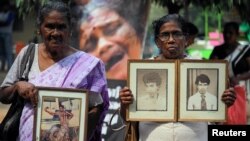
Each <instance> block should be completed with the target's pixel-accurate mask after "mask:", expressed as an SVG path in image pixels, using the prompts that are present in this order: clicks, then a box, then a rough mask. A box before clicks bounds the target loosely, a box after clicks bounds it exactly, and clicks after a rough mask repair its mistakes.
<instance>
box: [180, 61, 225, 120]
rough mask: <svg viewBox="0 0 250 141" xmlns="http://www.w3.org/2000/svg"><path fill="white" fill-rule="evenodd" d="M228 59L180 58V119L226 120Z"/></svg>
mask: <svg viewBox="0 0 250 141" xmlns="http://www.w3.org/2000/svg"><path fill="white" fill-rule="evenodd" d="M227 65H228V64H227V61H225V60H180V61H179V65H178V66H179V81H178V82H179V96H178V98H179V100H178V107H179V112H178V121H214V122H222V121H226V105H225V104H224V103H223V102H222V101H221V96H222V94H223V92H224V90H225V89H226V88H227V75H228V73H227V68H228V66H227Z"/></svg>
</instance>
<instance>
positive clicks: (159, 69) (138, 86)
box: [126, 60, 177, 121]
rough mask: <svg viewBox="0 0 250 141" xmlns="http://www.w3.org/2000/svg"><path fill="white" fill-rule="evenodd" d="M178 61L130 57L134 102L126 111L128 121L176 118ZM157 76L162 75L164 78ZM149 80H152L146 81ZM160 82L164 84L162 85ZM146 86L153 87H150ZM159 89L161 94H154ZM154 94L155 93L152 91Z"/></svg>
mask: <svg viewBox="0 0 250 141" xmlns="http://www.w3.org/2000/svg"><path fill="white" fill-rule="evenodd" d="M176 69H177V68H176V62H175V61H174V60H164V61H163V60H129V61H128V86H129V88H130V89H131V91H132V92H133V96H134V102H133V103H132V104H130V105H129V107H128V108H127V110H126V120H128V121H175V120H176V119H177V117H176V115H177V113H176V110H177V109H176V105H177V102H176V100H177V96H176V81H177V78H176V76H177V75H176V73H177V71H176ZM147 76H149V79H155V78H158V77H159V76H160V79H158V80H156V81H159V80H160V82H155V80H153V81H152V82H150V80H146V79H147V78H146V77H147ZM143 79H144V80H145V82H146V81H147V82H148V83H144V80H143ZM157 83H160V85H158V84H157ZM146 86H149V87H151V88H149V89H147V88H146ZM153 89H154V90H157V94H155V93H153ZM150 93H151V94H150Z"/></svg>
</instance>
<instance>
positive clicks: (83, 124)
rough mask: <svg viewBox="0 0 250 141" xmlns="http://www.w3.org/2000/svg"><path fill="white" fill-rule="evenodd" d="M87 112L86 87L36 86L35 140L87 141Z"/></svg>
mask: <svg viewBox="0 0 250 141" xmlns="http://www.w3.org/2000/svg"><path fill="white" fill-rule="evenodd" d="M87 112H88V91H87V90H82V89H71V88H48V87H39V88H38V105H37V108H36V110H35V119H34V135H33V138H34V140H36V141H44V140H74V141H83V140H86V138H87Z"/></svg>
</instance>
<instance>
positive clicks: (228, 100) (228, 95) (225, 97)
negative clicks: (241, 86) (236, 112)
mask: <svg viewBox="0 0 250 141" xmlns="http://www.w3.org/2000/svg"><path fill="white" fill-rule="evenodd" d="M221 100H222V101H223V102H224V103H225V104H226V105H227V107H230V106H232V105H233V104H234V102H235V100H236V94H235V91H234V88H233V87H230V88H229V89H226V90H225V91H224V93H223V94H222V97H221Z"/></svg>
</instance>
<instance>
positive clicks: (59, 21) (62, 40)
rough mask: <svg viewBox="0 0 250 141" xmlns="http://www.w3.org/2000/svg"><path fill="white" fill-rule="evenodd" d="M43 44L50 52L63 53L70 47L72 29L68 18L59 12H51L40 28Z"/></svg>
mask: <svg viewBox="0 0 250 141" xmlns="http://www.w3.org/2000/svg"><path fill="white" fill-rule="evenodd" d="M40 33H41V37H42V39H43V42H44V44H45V46H46V47H47V49H48V50H49V51H50V52H61V51H62V48H64V47H66V46H68V44H69V35H70V27H69V22H68V20H67V18H66V17H64V16H63V14H61V13H60V12H58V11H51V12H50V13H49V14H48V15H47V16H46V17H45V18H44V22H43V23H42V24H41V26H40Z"/></svg>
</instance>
